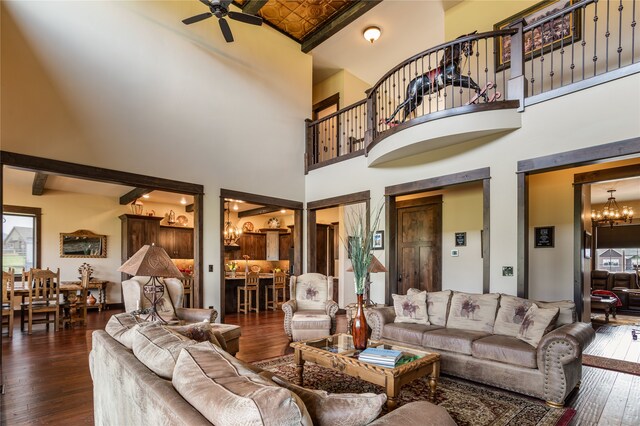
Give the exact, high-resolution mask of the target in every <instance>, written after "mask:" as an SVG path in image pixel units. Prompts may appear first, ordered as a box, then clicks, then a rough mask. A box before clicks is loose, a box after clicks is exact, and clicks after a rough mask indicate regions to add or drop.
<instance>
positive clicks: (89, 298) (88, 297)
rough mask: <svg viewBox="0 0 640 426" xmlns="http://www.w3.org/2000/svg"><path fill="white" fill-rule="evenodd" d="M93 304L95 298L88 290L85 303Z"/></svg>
mask: <svg viewBox="0 0 640 426" xmlns="http://www.w3.org/2000/svg"><path fill="white" fill-rule="evenodd" d="M95 304H96V298H95V297H93V294H91V292H89V295H88V296H87V305H89V306H93V305H95Z"/></svg>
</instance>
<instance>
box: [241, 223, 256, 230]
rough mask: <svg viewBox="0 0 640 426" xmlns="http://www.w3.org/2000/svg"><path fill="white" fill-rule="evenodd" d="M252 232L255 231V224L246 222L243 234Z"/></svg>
mask: <svg viewBox="0 0 640 426" xmlns="http://www.w3.org/2000/svg"><path fill="white" fill-rule="evenodd" d="M251 231H253V223H251V222H245V223H244V225H242V232H251Z"/></svg>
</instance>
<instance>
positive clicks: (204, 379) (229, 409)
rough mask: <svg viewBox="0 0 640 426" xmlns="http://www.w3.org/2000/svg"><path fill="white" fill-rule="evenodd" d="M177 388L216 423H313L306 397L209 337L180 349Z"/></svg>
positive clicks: (308, 425) (271, 425)
mask: <svg viewBox="0 0 640 426" xmlns="http://www.w3.org/2000/svg"><path fill="white" fill-rule="evenodd" d="M172 384H173V387H174V388H175V390H176V391H177V392H178V393H179V394H180V395H181V396H182V397H183V398H184V399H185V400H186V401H187V402H188V403H189V404H191V405H192V406H193V407H194V408H195V409H196V410H198V411H199V412H200V413H201V414H202V415H203V416H204V417H205V418H206V419H207V420H209V421H210V422H211V423H213V424H215V425H256V426H257V425H266V426H279V425H302V426H312V424H313V423H312V420H311V418H310V417H309V413H308V412H307V409H306V407H305V406H304V403H303V402H302V400H301V399H300V398H299V397H298V396H297V395H295V394H294V393H292V392H291V391H289V390H288V389H285V388H282V387H280V386H278V385H277V384H275V383H274V382H273V381H271V380H269V379H267V378H265V377H262V376H260V375H259V374H256V373H255V372H254V371H252V370H251V369H249V368H247V367H246V366H244V365H243V363H242V361H240V360H237V359H235V358H233V357H232V356H231V355H229V354H227V353H226V352H224V351H223V350H222V349H220V348H218V347H217V346H215V345H212V344H211V343H209V342H202V343H198V344H196V345H193V346H190V347H188V348H185V349H183V350H182V352H181V353H180V356H179V357H178V361H177V363H176V368H175V370H174V373H173V380H172Z"/></svg>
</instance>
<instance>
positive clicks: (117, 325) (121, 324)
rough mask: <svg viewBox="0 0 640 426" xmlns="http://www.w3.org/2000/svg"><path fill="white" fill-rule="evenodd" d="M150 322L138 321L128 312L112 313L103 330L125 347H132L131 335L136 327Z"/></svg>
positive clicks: (135, 330) (133, 334)
mask: <svg viewBox="0 0 640 426" xmlns="http://www.w3.org/2000/svg"><path fill="white" fill-rule="evenodd" d="M149 324H151V323H150V322H146V321H140V320H139V319H138V318H136V317H135V316H134V315H132V314H129V313H123V314H116V315H112V316H111V318H109V322H107V325H106V326H105V327H104V330H105V331H106V332H107V333H108V334H109V335H110V336H111V337H113V338H114V339H116V340H117V341H118V342H120V343H121V344H122V345H124V346H125V347H126V348H127V349H132V348H133V337H134V336H135V333H136V332H137V329H138V327H143V326H145V325H149Z"/></svg>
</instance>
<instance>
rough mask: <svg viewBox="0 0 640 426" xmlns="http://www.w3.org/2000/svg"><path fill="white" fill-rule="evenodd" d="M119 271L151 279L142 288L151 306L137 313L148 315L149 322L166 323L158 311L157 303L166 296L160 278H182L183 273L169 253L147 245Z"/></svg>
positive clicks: (160, 248) (152, 245)
mask: <svg viewBox="0 0 640 426" xmlns="http://www.w3.org/2000/svg"><path fill="white" fill-rule="evenodd" d="M118 271H119V272H124V273H126V274H129V275H133V276H145V277H149V281H147V283H146V284H145V285H144V286H143V287H142V290H143V293H142V294H143V295H144V297H145V298H146V299H147V300H148V301H149V302H150V303H151V306H150V307H149V308H148V309H141V310H139V311H135V312H137V313H138V314H141V313H144V314H148V316H147V318H146V319H147V320H150V321H160V322H162V323H166V321H165V320H164V319H162V317H160V315H158V311H157V309H156V305H157V303H158V302H159V300H160V298H161V297H162V296H163V295H164V283H163V282H162V281H161V280H160V279H159V278H182V273H181V272H180V271H179V270H178V268H177V267H176V265H174V264H173V262H172V261H171V258H170V257H169V255H168V254H167V252H166V251H164V249H163V248H162V247H158V246H156V245H154V244H151V245H145V246H143V247H142V248H141V249H140V250H138V251H137V252H136V253H135V254H134V255H133V256H131V258H129V260H127V261H126V262H125V263H124V264H123V265H122V266H121V267H119V268H118Z"/></svg>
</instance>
